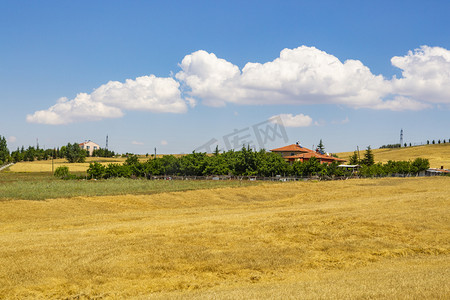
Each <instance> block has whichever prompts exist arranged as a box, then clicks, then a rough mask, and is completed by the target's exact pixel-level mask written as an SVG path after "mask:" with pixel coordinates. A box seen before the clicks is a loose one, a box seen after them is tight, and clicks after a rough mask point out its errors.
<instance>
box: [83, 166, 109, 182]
mask: <svg viewBox="0 0 450 300" xmlns="http://www.w3.org/2000/svg"><path fill="white" fill-rule="evenodd" d="M87 173H88V175H89V178H95V179H101V178H103V177H104V176H105V174H106V167H105V166H104V165H102V164H101V163H98V162H94V163H90V164H89V168H88V170H87Z"/></svg>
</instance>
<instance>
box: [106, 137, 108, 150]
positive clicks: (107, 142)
mask: <svg viewBox="0 0 450 300" xmlns="http://www.w3.org/2000/svg"><path fill="white" fill-rule="evenodd" d="M106 150H108V134H106Z"/></svg>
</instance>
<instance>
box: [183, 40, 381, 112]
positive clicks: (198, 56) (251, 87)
mask: <svg viewBox="0 0 450 300" xmlns="http://www.w3.org/2000/svg"><path fill="white" fill-rule="evenodd" d="M180 67H181V69H182V70H181V71H180V72H178V73H177V74H176V78H177V79H179V80H181V81H182V82H184V84H185V85H186V86H187V87H189V88H190V92H189V93H190V95H191V96H192V97H197V98H201V99H202V100H203V103H204V104H206V105H212V106H221V105H225V104H226V103H227V102H231V103H238V104H249V105H253V104H321V103H343V104H347V105H349V106H352V107H356V108H359V107H370V106H372V105H375V104H378V103H379V102H380V101H381V97H382V96H383V95H384V94H387V93H388V92H390V86H389V82H388V81H386V80H385V79H384V78H383V77H382V76H380V75H378V76H377V75H374V74H372V73H371V72H370V70H369V68H368V67H366V66H364V65H363V64H362V63H361V62H360V61H358V60H347V61H345V62H344V63H342V62H341V61H339V59H338V58H336V57H335V56H333V55H330V54H327V53H326V52H324V51H320V50H318V49H316V48H314V47H306V46H301V47H299V48H296V49H284V50H283V51H281V53H280V57H278V58H276V59H275V60H273V61H271V62H267V63H264V64H261V63H247V64H246V65H245V66H244V68H243V69H242V71H240V70H239V68H238V67H237V66H235V65H233V64H232V63H230V62H228V61H226V60H224V59H221V58H217V57H216V55H214V53H207V52H205V51H197V52H194V53H192V54H190V55H187V56H186V57H185V58H184V59H183V61H182V62H181V64H180Z"/></svg>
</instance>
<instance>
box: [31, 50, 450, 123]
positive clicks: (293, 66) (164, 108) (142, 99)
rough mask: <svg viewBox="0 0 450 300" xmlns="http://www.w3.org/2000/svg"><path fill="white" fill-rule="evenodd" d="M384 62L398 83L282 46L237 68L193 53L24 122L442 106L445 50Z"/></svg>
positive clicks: (356, 65)
mask: <svg viewBox="0 0 450 300" xmlns="http://www.w3.org/2000/svg"><path fill="white" fill-rule="evenodd" d="M391 63H392V65H393V66H395V67H397V68H399V69H401V70H402V76H401V77H400V78H397V77H395V76H394V77H393V78H392V79H386V78H384V77H383V76H381V75H374V74H372V72H371V71H370V69H369V68H368V67H367V66H365V65H364V64H363V63H362V62H360V61H358V60H351V59H350V60H346V61H345V62H341V61H340V60H339V59H338V58H337V57H335V56H333V55H331V54H328V53H326V52H324V51H321V50H319V49H316V48H314V47H307V46H301V47H298V48H295V49H284V50H282V51H281V52H280V56H279V57H278V58H276V59H274V60H273V61H269V62H266V63H250V62H249V63H247V64H246V65H245V66H244V67H243V68H242V70H240V69H239V67H237V66H236V65H234V64H232V63H231V62H228V61H226V60H225V59H221V58H218V57H217V56H216V55H215V54H214V53H208V52H206V51H203V50H199V51H196V52H194V53H192V54H189V55H186V56H185V57H184V59H183V60H182V62H181V63H180V68H181V71H179V72H178V73H177V74H176V75H175V78H176V80H175V79H174V78H170V77H169V78H159V77H156V76H154V75H150V76H142V77H138V78H136V79H135V80H131V79H128V80H126V81H125V82H118V81H110V82H108V83H106V84H104V85H102V86H100V87H98V88H97V89H95V90H94V91H93V92H92V93H91V94H86V93H80V94H78V95H77V96H76V97H75V98H74V99H71V100H69V99H67V98H61V99H60V100H58V102H57V103H56V104H55V105H53V106H52V107H50V108H48V109H46V110H40V111H36V112H35V113H34V114H30V115H27V118H26V119H27V121H28V122H31V123H42V124H55V125H56V124H67V123H72V122H81V121H92V120H100V119H104V118H119V117H122V116H123V114H124V111H127V110H144V111H149V112H154V113H184V112H186V111H187V109H188V107H191V108H193V107H195V106H196V105H197V100H196V99H201V101H202V102H201V103H203V104H205V105H209V106H224V105H226V104H227V103H236V104H243V105H276V104H292V105H309V104H343V105H346V106H348V107H352V108H369V109H377V110H380V109H385V110H394V111H401V110H422V109H426V108H429V107H432V106H433V105H436V104H438V105H439V104H445V105H450V96H449V95H450V51H449V50H447V49H444V48H440V47H428V46H422V47H420V48H419V49H415V50H414V51H409V52H408V53H407V54H406V55H405V56H395V57H393V58H392V59H391ZM177 80H178V81H177ZM180 83H181V85H180ZM182 94H184V95H186V97H183V96H182ZM284 116H285V117H284V118H285V119H286V124H304V123H302V122H305V121H306V119H305V118H306V117H308V116H303V117H300V116H301V115H297V116H292V115H284ZM300 120H301V121H300ZM293 126H296V125H293ZM308 126H309V125H308Z"/></svg>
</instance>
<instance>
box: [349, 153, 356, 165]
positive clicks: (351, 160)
mask: <svg viewBox="0 0 450 300" xmlns="http://www.w3.org/2000/svg"><path fill="white" fill-rule="evenodd" d="M348 164H349V165H357V164H359V160H358V153H356V151H354V152H353V155H352V156H350V157H349V159H348Z"/></svg>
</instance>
